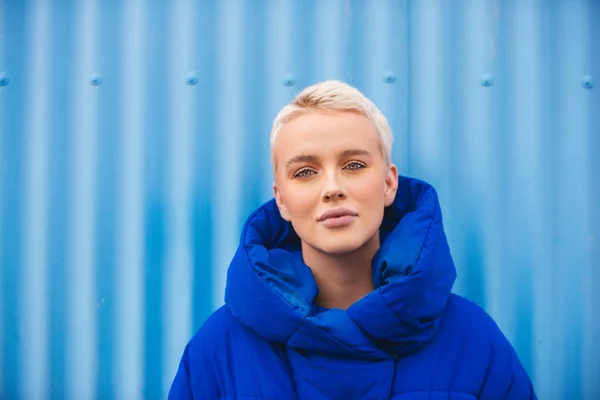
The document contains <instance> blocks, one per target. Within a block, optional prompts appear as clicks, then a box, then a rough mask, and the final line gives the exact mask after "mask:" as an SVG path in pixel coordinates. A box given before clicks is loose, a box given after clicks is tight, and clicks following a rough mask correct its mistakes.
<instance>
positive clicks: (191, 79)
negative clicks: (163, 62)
mask: <svg viewBox="0 0 600 400" xmlns="http://www.w3.org/2000/svg"><path fill="white" fill-rule="evenodd" d="M185 83H187V84H188V85H190V86H193V85H195V84H197V83H198V75H196V73H195V72H190V73H189V74H188V76H187V78H186V79H185Z"/></svg>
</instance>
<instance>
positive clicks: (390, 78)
mask: <svg viewBox="0 0 600 400" xmlns="http://www.w3.org/2000/svg"><path fill="white" fill-rule="evenodd" d="M383 81H384V82H385V83H394V82H396V75H395V74H394V73H393V72H392V71H387V72H386V73H385V74H384V75H383Z"/></svg>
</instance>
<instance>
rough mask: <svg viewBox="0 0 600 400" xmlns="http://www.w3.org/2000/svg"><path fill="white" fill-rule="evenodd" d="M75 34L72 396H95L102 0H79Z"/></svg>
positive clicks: (69, 384)
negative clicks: (97, 75) (95, 82)
mask: <svg viewBox="0 0 600 400" xmlns="http://www.w3.org/2000/svg"><path fill="white" fill-rule="evenodd" d="M78 6H79V8H78V9H77V16H76V19H75V21H76V22H77V25H76V27H75V35H74V38H75V40H76V42H75V46H76V51H75V54H76V55H78V58H77V59H75V61H74V62H75V71H76V81H75V82H74V86H73V88H74V94H73V95H74V101H75V103H74V109H73V113H72V114H71V115H72V117H73V121H72V138H73V142H74V144H73V152H72V157H73V160H72V164H71V165H72V168H71V172H72V174H73V175H72V178H71V182H72V183H71V185H72V186H71V190H72V193H71V195H72V196H73V209H72V210H71V213H72V214H71V217H70V218H69V221H71V224H72V225H71V227H70V229H69V231H70V232H71V240H70V242H71V245H70V246H69V249H70V250H71V253H70V254H69V257H70V258H69V266H68V274H67V277H68V279H69V282H68V285H67V287H68V292H67V307H68V312H67V318H68V324H69V325H68V328H67V332H66V338H67V343H68V346H67V365H66V369H67V382H66V384H67V387H68V389H67V393H68V397H69V398H72V399H93V398H95V392H96V390H95V389H96V374H97V370H96V366H97V356H98V355H97V354H96V348H97V339H96V332H97V328H96V315H97V313H98V310H99V308H100V307H103V306H104V303H105V302H104V300H103V299H100V298H97V297H96V293H95V290H94V289H95V286H94V276H95V267H96V266H95V263H94V260H95V258H96V254H95V243H96V242H95V237H94V233H95V226H94V206H95V204H94V203H95V202H94V199H95V198H96V193H95V192H96V187H97V182H96V180H95V178H96V174H95V172H96V152H95V145H96V132H97V130H96V126H97V114H96V110H97V104H98V102H97V96H98V94H97V93H98V88H96V87H95V86H91V85H90V84H89V83H88V81H89V79H90V75H91V73H90V71H93V70H94V68H95V66H96V65H95V63H96V60H97V57H96V54H95V49H96V37H95V34H96V16H97V10H96V2H95V0H87V1H85V2H81V3H79V4H78Z"/></svg>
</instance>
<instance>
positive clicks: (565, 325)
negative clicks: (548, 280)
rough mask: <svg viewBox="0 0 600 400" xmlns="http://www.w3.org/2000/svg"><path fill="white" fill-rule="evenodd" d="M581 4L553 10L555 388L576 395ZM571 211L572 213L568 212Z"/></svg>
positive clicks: (582, 218) (584, 174)
mask: <svg viewBox="0 0 600 400" xmlns="http://www.w3.org/2000/svg"><path fill="white" fill-rule="evenodd" d="M582 6H583V3H581V4H579V3H576V2H563V3H561V4H560V7H559V9H558V10H557V12H558V14H557V16H558V21H557V22H558V26H557V30H558V39H559V42H558V47H559V49H560V52H561V54H562V57H561V59H560V60H558V61H559V64H558V69H557V72H558V73H557V77H558V85H559V87H560V90H559V92H560V93H561V96H560V97H559V98H558V99H557V101H558V103H559V107H558V110H559V111H558V124H557V125H558V129H559V135H558V137H559V141H558V143H557V145H558V148H557V150H558V152H557V159H556V163H557V165H558V166H559V169H558V171H557V176H556V187H557V188H560V190H558V191H557V192H556V193H555V195H556V201H557V209H556V216H555V218H556V228H557V233H556V242H555V246H556V251H557V253H556V258H555V259H556V269H555V271H556V274H557V280H558V282H560V283H561V284H560V286H558V287H557V290H556V293H555V295H556V297H557V299H558V304H557V309H556V313H555V316H556V317H557V318H558V320H559V321H561V323H560V324H559V325H558V326H557V331H556V335H557V339H558V341H559V343H561V344H562V345H561V346H559V347H557V349H558V351H557V353H556V355H555V357H556V358H555V360H556V362H557V363H558V365H557V376H560V377H561V382H560V384H559V385H560V386H559V385H557V389H558V391H557V392H555V393H560V394H561V395H562V397H570V398H582V381H581V378H582V376H581V373H582V369H581V368H582V366H583V365H582V361H583V360H582V359H583V348H582V340H583V339H584V332H582V329H581V328H582V318H583V312H584V307H583V301H584V292H583V291H582V287H584V283H585V275H584V272H585V271H586V266H587V263H588V262H589V259H588V258H587V257H586V243H587V239H588V232H589V231H590V228H591V226H590V225H588V224H589V215H590V214H589V212H590V210H591V206H592V204H590V203H589V200H590V198H591V193H590V182H591V181H590V178H591V175H590V171H589V165H590V160H589V159H588V157H587V154H588V153H587V146H588V142H587V132H588V127H587V126H586V125H587V124H586V123H585V121H586V118H585V117H586V114H585V106H586V97H585V96H586V94H587V93H586V91H585V90H584V89H583V88H582V87H581V85H580V80H581V75H582V71H585V68H586V66H587V65H586V52H587V51H589V48H586V47H585V45H586V41H587V36H586V35H587V30H586V29H585V28H586V9H585V7H582ZM574 210H577V213H574V212H573V211H574Z"/></svg>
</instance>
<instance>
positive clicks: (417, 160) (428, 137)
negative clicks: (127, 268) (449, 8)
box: [409, 2, 448, 193]
mask: <svg viewBox="0 0 600 400" xmlns="http://www.w3.org/2000/svg"><path fill="white" fill-rule="evenodd" d="M410 18H412V22H411V25H410V26H411V32H410V36H411V38H412V41H413V42H415V43H418V46H415V48H413V49H411V54H410V55H409V57H410V58H411V60H412V61H411V66H410V69H411V77H412V87H411V96H412V97H411V107H412V110H411V113H412V117H411V132H410V135H411V139H410V141H411V149H410V152H411V156H410V157H411V167H410V173H411V175H412V176H414V177H416V178H421V179H428V180H429V181H430V182H431V183H432V184H433V185H435V186H436V187H437V188H438V190H439V191H440V192H441V193H447V191H446V190H444V189H445V188H446V187H448V185H447V184H446V185H445V184H444V181H443V180H442V179H440V178H439V175H438V174H437V173H436V171H439V170H443V169H444V168H445V165H444V157H445V152H444V148H443V147H442V140H441V139H442V138H441V137H440V136H441V134H442V133H443V132H444V127H443V126H442V124H441V119H440V117H441V116H442V114H443V109H442V108H443V104H444V98H443V94H444V90H445V88H446V85H445V82H444V81H443V80H442V76H443V74H444V69H443V68H444V60H443V59H442V58H441V54H442V53H443V36H442V31H441V26H442V11H441V9H440V6H439V5H437V4H436V3H433V2H415V3H414V4H413V3H411V15H410Z"/></svg>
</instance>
